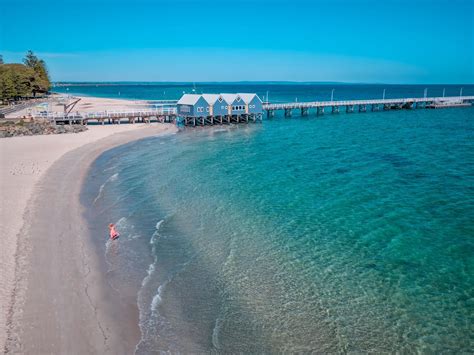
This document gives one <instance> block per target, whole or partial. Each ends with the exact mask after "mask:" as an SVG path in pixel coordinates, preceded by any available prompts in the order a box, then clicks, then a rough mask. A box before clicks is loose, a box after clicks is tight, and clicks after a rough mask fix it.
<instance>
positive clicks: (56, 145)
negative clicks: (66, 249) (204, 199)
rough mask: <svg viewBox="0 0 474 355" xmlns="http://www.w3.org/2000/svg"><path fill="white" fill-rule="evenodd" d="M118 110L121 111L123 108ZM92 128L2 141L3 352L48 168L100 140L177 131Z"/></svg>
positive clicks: (115, 142)
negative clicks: (20, 251) (19, 265)
mask: <svg viewBox="0 0 474 355" xmlns="http://www.w3.org/2000/svg"><path fill="white" fill-rule="evenodd" d="M101 100H103V99H95V98H88V101H89V103H90V104H91V105H94V104H95V105H99V102H100V101H101ZM106 101H108V100H106ZM84 102H85V101H84ZM114 102H115V100H114ZM115 103H116V102H115ZM116 106H117V107H121V106H120V105H119V104H117V105H116ZM97 107H104V106H95V109H97ZM88 128H89V130H88V131H86V132H82V133H78V134H62V135H45V136H27V137H13V138H4V139H0V201H1V203H0V222H1V223H0V251H1V255H0V270H1V272H0V349H2V350H3V349H4V344H5V343H6V334H7V332H6V329H7V327H6V324H7V322H9V318H11V314H10V313H9V312H10V310H11V306H12V302H13V301H12V294H13V288H14V287H15V265H16V259H15V258H16V254H17V245H18V240H17V239H18V235H19V233H20V230H21V229H22V226H23V225H24V224H25V223H26V224H27V223H28V221H26V220H24V214H25V211H26V210H27V207H28V205H29V204H31V201H32V200H33V197H34V195H35V193H36V192H35V187H36V186H37V184H38V182H39V181H40V179H41V178H42V177H43V176H44V175H45V172H46V171H47V170H48V168H50V167H51V166H52V164H53V163H55V162H56V161H58V159H60V158H61V157H62V156H64V155H65V154H66V153H67V152H70V151H73V150H75V149H76V148H79V147H81V146H85V145H86V144H89V143H93V142H99V141H101V140H103V139H104V138H106V137H111V136H117V137H119V138H117V139H115V140H113V143H111V144H110V145H108V146H107V145H104V147H103V149H106V148H110V147H111V146H115V145H119V144H121V143H125V142H127V141H130V140H133V139H138V138H141V137H146V136H150V135H155V134H157V133H159V132H162V131H163V130H168V131H173V130H174V129H175V128H174V127H173V126H169V125H162V124H152V125H145V124H134V125H128V124H122V125H106V126H89V127H88ZM95 154H97V152H95ZM45 277H47V275H45Z"/></svg>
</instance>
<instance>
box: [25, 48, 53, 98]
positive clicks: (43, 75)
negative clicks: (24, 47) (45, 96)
mask: <svg viewBox="0 0 474 355" xmlns="http://www.w3.org/2000/svg"><path fill="white" fill-rule="evenodd" d="M23 63H24V64H25V65H26V66H27V67H28V68H31V69H33V70H34V72H35V73H36V77H35V80H34V82H33V83H32V89H33V95H36V93H37V92H48V91H49V88H50V87H51V81H50V80H49V74H48V69H47V67H46V63H45V62H44V60H42V59H39V58H38V57H37V56H36V55H35V54H34V53H33V51H31V50H29V51H28V52H26V55H25V58H24V59H23Z"/></svg>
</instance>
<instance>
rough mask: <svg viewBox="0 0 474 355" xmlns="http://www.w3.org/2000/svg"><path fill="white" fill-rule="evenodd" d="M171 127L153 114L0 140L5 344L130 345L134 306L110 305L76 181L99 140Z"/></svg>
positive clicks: (1, 333) (17, 348)
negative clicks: (152, 119) (146, 119)
mask: <svg viewBox="0 0 474 355" xmlns="http://www.w3.org/2000/svg"><path fill="white" fill-rule="evenodd" d="M174 132H176V128H175V127H174V126H171V125H162V124H159V125H156V124H152V125H145V124H142V125H141V124H136V125H120V126H105V127H99V126H97V127H90V129H89V130H88V131H86V132H83V133H79V134H67V135H51V136H30V137H14V138H8V139H5V140H2V141H0V152H1V159H2V170H1V174H2V185H3V186H2V200H3V201H4V202H6V203H4V204H3V205H4V206H5V205H8V207H9V208H8V210H7V209H6V208H2V209H1V211H0V213H1V216H2V220H5V221H8V223H6V225H4V226H3V227H2V232H3V234H4V238H3V239H2V240H1V241H0V244H1V247H2V250H3V251H4V252H3V253H2V254H4V255H2V261H1V266H2V274H3V275H2V277H1V278H0V285H1V286H2V287H1V288H2V293H1V294H0V306H1V310H2V313H1V317H4V318H2V319H0V322H1V323H0V347H1V348H2V350H3V351H4V352H22V353H37V352H41V353H44V352H49V353H70V352H76V353H77V352H79V353H90V352H94V353H96V352H100V353H104V352H109V353H117V354H119V353H130V351H132V350H133V348H134V347H135V345H136V343H137V342H138V341H139V339H140V335H139V334H140V330H139V327H138V322H135V324H132V321H130V319H134V314H135V319H138V310H137V309H136V306H135V310H133V309H132V308H130V307H126V309H125V308H124V309H122V307H117V304H116V302H115V301H114V300H112V301H111V299H113V297H112V296H113V295H111V290H108V289H107V288H108V286H107V287H104V286H103V285H107V284H106V282H104V280H105V278H104V275H101V272H102V271H101V270H102V269H101V268H100V267H99V264H100V263H101V261H100V260H99V256H98V255H97V253H96V252H95V250H91V247H92V245H91V240H90V238H89V236H88V233H87V232H88V231H87V227H86V226H87V224H86V222H85V220H84V218H83V208H84V206H82V205H81V202H80V191H81V189H82V184H83V182H84V178H85V176H86V175H87V173H88V171H89V168H90V166H91V164H92V163H93V161H94V160H95V159H96V158H97V157H98V156H99V155H100V154H102V153H103V152H105V151H106V150H109V149H112V148H115V147H117V146H120V145H123V144H126V143H129V142H131V141H135V140H140V139H142V138H147V137H151V136H157V135H164V134H171V133H174ZM55 146H56V147H57V149H56V150H55V149H54V147H55ZM15 153H16V154H17V156H14V157H12V156H11V155H12V154H15ZM51 181H54V183H51ZM65 206H67V208H65ZM65 221H67V222H68V223H64V222H65ZM78 236H79V237H78ZM64 241H66V242H64ZM113 304H115V307H113V310H114V311H113V312H111V310H112V309H111V306H112V305H113ZM117 309H120V310H121V311H120V312H117ZM78 334H80V337H79V338H78ZM137 337H138V339H137ZM78 339H80V341H78ZM135 341H136V342H135Z"/></svg>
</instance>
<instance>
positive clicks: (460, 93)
mask: <svg viewBox="0 0 474 355" xmlns="http://www.w3.org/2000/svg"><path fill="white" fill-rule="evenodd" d="M462 89H463V88H461V90H459V97H461V96H462Z"/></svg>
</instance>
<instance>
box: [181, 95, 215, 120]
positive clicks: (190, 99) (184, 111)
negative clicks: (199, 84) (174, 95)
mask: <svg viewBox="0 0 474 355" xmlns="http://www.w3.org/2000/svg"><path fill="white" fill-rule="evenodd" d="M177 109H178V110H177V111H178V116H184V117H206V116H210V114H209V113H210V108H209V104H208V102H207V101H206V100H205V99H204V97H203V96H202V95H197V94H184V95H183V96H182V97H181V99H179V101H178V103H177Z"/></svg>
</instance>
